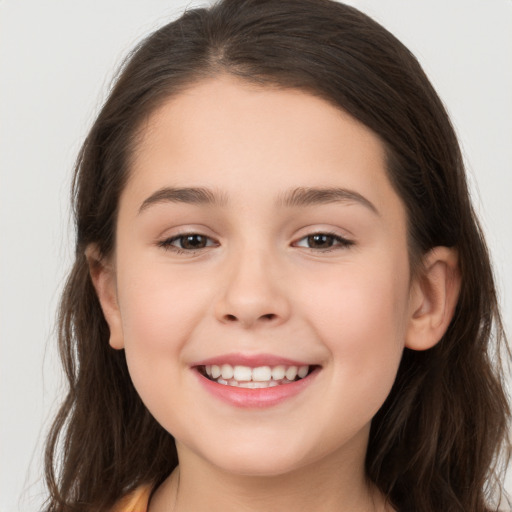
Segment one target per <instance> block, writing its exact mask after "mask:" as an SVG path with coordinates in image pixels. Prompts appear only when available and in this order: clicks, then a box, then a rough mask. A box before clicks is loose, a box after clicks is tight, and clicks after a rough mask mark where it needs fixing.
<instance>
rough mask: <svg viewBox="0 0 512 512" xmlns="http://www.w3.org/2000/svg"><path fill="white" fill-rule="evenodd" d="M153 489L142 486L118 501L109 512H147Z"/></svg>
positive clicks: (148, 486)
mask: <svg viewBox="0 0 512 512" xmlns="http://www.w3.org/2000/svg"><path fill="white" fill-rule="evenodd" d="M152 490H153V487H152V486H151V485H144V486H141V487H138V488H137V489H135V491H133V492H131V493H130V494H127V495H126V496H125V497H124V498H122V499H121V500H119V501H118V502H117V503H116V505H115V506H114V508H113V509H112V511H111V512H147V510H148V505H149V497H150V495H151V491H152Z"/></svg>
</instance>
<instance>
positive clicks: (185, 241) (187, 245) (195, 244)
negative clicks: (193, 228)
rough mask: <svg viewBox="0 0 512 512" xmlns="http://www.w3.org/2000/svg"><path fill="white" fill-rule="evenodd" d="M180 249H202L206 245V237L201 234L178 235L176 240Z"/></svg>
mask: <svg viewBox="0 0 512 512" xmlns="http://www.w3.org/2000/svg"><path fill="white" fill-rule="evenodd" d="M177 241H178V242H179V245H180V248H181V249H188V250H194V249H202V248H203V247H206V244H207V242H208V239H207V238H206V237H205V236H203V235H185V236H180V237H179V238H178V240H177Z"/></svg>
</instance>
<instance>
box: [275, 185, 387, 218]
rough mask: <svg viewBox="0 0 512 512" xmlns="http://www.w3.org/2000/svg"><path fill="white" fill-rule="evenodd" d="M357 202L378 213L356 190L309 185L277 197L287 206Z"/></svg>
mask: <svg viewBox="0 0 512 512" xmlns="http://www.w3.org/2000/svg"><path fill="white" fill-rule="evenodd" d="M339 202H341V203H352V202H356V203H359V204H361V205H363V206H365V207H366V208H368V209H369V210H371V211H372V212H373V213H375V214H376V215H380V213H379V211H378V210H377V208H376V207H375V205H374V204H373V203H372V202H371V201H369V200H368V199H366V197H364V196H362V195H361V194H359V193H358V192H355V191H353V190H347V189H345V188H338V187H330V188H311V187H299V188H295V189H293V190H290V191H289V192H286V193H285V194H283V195H281V196H280V198H279V203H280V204H282V205H284V206H288V207H297V206H312V205H319V204H329V203H339Z"/></svg>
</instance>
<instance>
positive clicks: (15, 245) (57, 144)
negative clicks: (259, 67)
mask: <svg viewBox="0 0 512 512" xmlns="http://www.w3.org/2000/svg"><path fill="white" fill-rule="evenodd" d="M201 3H202V2H189V1H187V2H185V1H182V0H175V1H171V0H165V1H164V0H144V1H143V0H103V1H101V0H73V1H72V2H71V1H66V0H47V1H44V2H41V1H40V0H11V1H10V0H3V1H1V0H0V171H1V174H0V315H1V316H0V344H1V345H0V512H14V511H16V510H20V511H27V512H30V511H36V510H38V509H39V505H40V503H41V499H42V496H43V487H42V485H41V475H42V465H41V454H42V439H43V437H44V434H45V432H46V430H47V428H48V425H49V420H50V418H51V416H52V414H53V413H54V412H55V410H56V406H57V403H58V402H59V400H60V398H61V396H62V389H61V386H62V378H61V376H60V369H59V363H58V359H57V356H56V350H55V338H54V333H53V331H52V329H53V324H54V316H55V308H56V303H57V300H58V296H59V292H60V289H61V286H62V283H63V279H64V277H65V274H66V270H67V268H68V266H69V264H70V256H71V254H72V245H73V235H72V229H70V228H71V223H70V221H69V208H68V190H69V182H70V174H71V169H72V164H73V160H74V158H75V155H76V153H77V150H78V148H79V145H80V143H81V141H82V139H83V137H84V135H85V134H86V132H87V129H88V127H89V126H90V124H91V122H92V120H93V119H94V116H95V113H96V112H97V110H98V107H99V105H100V104H101V102H102V100H103V99H104V97H105V95H106V92H107V90H108V85H109V82H110V79H111V77H112V75H113V70H114V69H115V68H116V66H117V65H118V64H119V63H120V61H121V58H122V57H123V56H124V55H125V54H126V52H127V51H128V50H129V49H131V48H132V46H133V45H134V43H136V42H137V41H138V40H140V38H141V37H142V36H144V35H146V34H147V33H148V32H150V31H152V30H153V29H155V28H156V27H158V26H160V25H162V24H164V23H165V22H167V21H168V20H169V19H170V18H172V17H175V16H177V15H178V14H179V13H180V12H181V10H182V9H183V7H185V6H193V5H199V4H201ZM349 3H351V4H353V5H355V6H356V7H359V8H360V9H362V10H363V11H365V12H366V13H368V14H370V15H371V16H373V17H375V18H376V19H377V20H379V21H380V22H382V23H383V24H384V25H385V26H386V27H387V28H388V29H390V30H391V31H392V32H393V33H394V34H395V35H397V36H398V37H399V38H400V39H401V40H402V41H403V42H404V43H405V44H406V45H407V46H408V47H409V48H410V49H411V50H412V51H413V52H414V53H415V54H416V56H417V57H418V58H419V59H420V61H421V62H422V64H423V66H424V68H425V70H426V71H427V74H428V75H429V76H430V78H431V80H432V82H433V83H434V86H435V87H436V88H437V90H438V92H439V94H440V96H441V98H442V99H443V101H444V102H445V103H446V105H447V107H448V110H449V112H450V113H451V115H452V119H453V122H454V124H455V127H456V129H457V132H458V134H459V136H460V140H461V143H462V146H463V149H464V154H465V158H466V162H467V166H468V172H469V177H470V182H471V187H472V191H473V195H474V202H475V205H476V208H477V210H478V211H479V213H480V215H481V218H482V221H483V225H484V228H485V230H486V232H487V235H488V241H489V244H490V247H491V250H492V252H493V257H494V262H495V268H496V273H497V276H498V277H497V281H498V285H499V288H500V291H501V301H502V306H503V313H504V319H505V324H506V326H507V328H508V331H509V332H511V331H512V268H511V266H510V265H507V261H508V260H509V259H510V255H511V254H512V236H511V235H512V228H511V224H512V206H511V203H512V200H511V198H510V191H511V190H512V163H511V162H512V138H511V135H512V133H511V132H512V130H511V122H512V93H511V91H512V1H510V0H429V1H428V2H427V1H420V0H415V1H406V0H361V1H357V0H354V1H351V2H349ZM507 487H508V489H512V481H510V480H509V482H508V483H507Z"/></svg>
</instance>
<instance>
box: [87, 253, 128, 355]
mask: <svg viewBox="0 0 512 512" xmlns="http://www.w3.org/2000/svg"><path fill="white" fill-rule="evenodd" d="M85 257H86V258H87V262H88V264H89V273H90V275H91V280H92V283H93V285H94V289H95V290H96V294H97V296H98V300H99V302H100V305H101V309H102V310H103V315H104V316H105V320H106V321H107V324H108V326H109V329H110V341H109V343H110V346H111V347H112V348H115V349H117V350H120V349H122V348H124V338H123V328H122V322H121V313H120V310H119V305H118V301H117V289H116V276H115V270H114V268H113V267H112V265H111V264H110V263H109V262H107V261H105V258H103V257H102V256H101V254H100V252H99V250H98V247H97V246H96V245H95V244H90V245H88V246H87V248H86V250H85Z"/></svg>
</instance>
